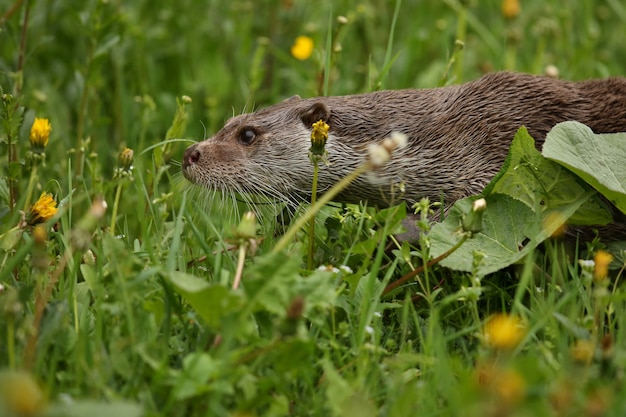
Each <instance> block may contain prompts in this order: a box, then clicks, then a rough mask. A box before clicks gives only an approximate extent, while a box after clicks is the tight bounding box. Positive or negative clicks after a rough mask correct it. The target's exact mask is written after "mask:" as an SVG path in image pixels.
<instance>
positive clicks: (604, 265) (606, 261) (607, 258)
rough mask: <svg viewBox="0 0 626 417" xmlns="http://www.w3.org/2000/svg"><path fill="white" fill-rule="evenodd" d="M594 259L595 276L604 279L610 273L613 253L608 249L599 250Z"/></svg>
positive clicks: (600, 279) (598, 279)
mask: <svg viewBox="0 0 626 417" xmlns="http://www.w3.org/2000/svg"><path fill="white" fill-rule="evenodd" d="M593 260H594V261H595V267H594V270H593V278H594V279H595V280H596V281H602V280H603V279H604V278H606V276H607V275H608V274H609V265H610V264H611V262H613V255H611V254H610V253H609V252H607V251H604V250H599V251H597V252H596V255H595V256H594V257H593Z"/></svg>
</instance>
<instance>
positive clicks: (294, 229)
mask: <svg viewBox="0 0 626 417" xmlns="http://www.w3.org/2000/svg"><path fill="white" fill-rule="evenodd" d="M371 169H372V163H371V162H370V161H366V162H365V163H364V164H363V165H360V166H358V167H357V168H356V169H355V170H354V171H352V172H351V173H349V174H348V175H346V176H345V177H344V178H342V179H341V181H339V182H338V183H336V184H335V185H334V186H333V187H332V188H331V189H330V190H328V191H326V192H325V193H324V194H323V195H322V196H321V197H320V199H319V200H317V201H316V202H315V204H312V205H311V207H310V208H309V209H308V210H307V211H306V212H305V213H304V214H303V215H302V216H301V217H299V218H298V220H297V221H296V222H295V223H294V224H293V225H292V226H291V227H290V228H289V230H287V233H285V234H284V235H283V237H282V238H281V239H280V240H279V241H278V243H277V244H276V246H274V249H273V250H272V253H278V252H280V251H281V250H283V249H284V248H285V246H287V244H288V243H289V242H290V241H291V239H293V237H294V236H295V235H296V233H298V230H300V229H302V227H303V226H304V225H305V224H306V222H308V221H309V219H310V218H312V217H313V216H315V213H317V212H318V211H320V209H321V208H322V207H324V205H326V204H327V203H328V202H330V201H331V200H332V199H333V197H335V196H336V195H337V194H339V192H340V191H341V190H343V189H344V188H346V187H347V186H348V185H350V183H351V182H352V181H354V180H355V179H356V178H357V177H358V176H359V175H361V174H362V173H364V172H366V171H369V170H371Z"/></svg>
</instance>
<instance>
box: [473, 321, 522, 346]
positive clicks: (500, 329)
mask: <svg viewBox="0 0 626 417" xmlns="http://www.w3.org/2000/svg"><path fill="white" fill-rule="evenodd" d="M483 332H484V337H485V343H486V344H487V345H489V346H491V347H493V348H495V349H501V350H508V349H513V348H515V347H516V346H517V345H518V344H519V343H520V342H521V341H522V339H523V338H524V336H525V335H526V329H525V326H524V324H523V323H522V321H521V320H520V318H519V317H515V316H511V315H508V314H496V315H494V316H491V317H490V318H489V319H488V320H487V323H486V324H485V328H484V330H483Z"/></svg>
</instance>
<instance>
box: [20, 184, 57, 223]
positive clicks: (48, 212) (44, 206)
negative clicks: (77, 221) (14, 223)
mask: <svg viewBox="0 0 626 417" xmlns="http://www.w3.org/2000/svg"><path fill="white" fill-rule="evenodd" d="M57 211H58V209H57V202H56V201H54V198H53V197H52V194H50V193H46V192H43V193H41V196H40V197H39V200H37V201H35V203H34V204H33V205H32V206H30V210H29V212H28V214H27V217H26V222H27V223H28V224H29V225H31V226H34V225H36V224H39V223H44V222H46V221H48V220H50V218H52V217H53V216H54V215H55V214H57Z"/></svg>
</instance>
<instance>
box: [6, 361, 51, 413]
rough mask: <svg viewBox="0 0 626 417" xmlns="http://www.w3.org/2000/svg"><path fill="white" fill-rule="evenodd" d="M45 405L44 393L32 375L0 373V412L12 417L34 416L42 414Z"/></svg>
mask: <svg viewBox="0 0 626 417" xmlns="http://www.w3.org/2000/svg"><path fill="white" fill-rule="evenodd" d="M45 405H46V399H45V395H44V392H43V391H42V389H41V388H40V387H39V384H37V381H35V378H34V377H33V376H32V375H31V374H29V373H26V372H24V371H2V372H0V410H5V412H8V413H9V415H11V416H34V415H39V414H41V412H42V411H43V410H44V408H45ZM3 415H4V414H3Z"/></svg>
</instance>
